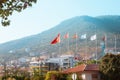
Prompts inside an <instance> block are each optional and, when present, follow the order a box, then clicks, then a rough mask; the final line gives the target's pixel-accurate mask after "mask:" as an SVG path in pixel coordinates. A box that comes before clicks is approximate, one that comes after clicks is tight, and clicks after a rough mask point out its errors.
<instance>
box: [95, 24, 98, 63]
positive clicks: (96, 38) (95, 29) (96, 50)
mask: <svg viewBox="0 0 120 80" xmlns="http://www.w3.org/2000/svg"><path fill="white" fill-rule="evenodd" d="M95 34H96V37H97V28H96V26H95ZM97 44H98V42H97V38H96V64H97V52H98V51H97V46H98V45H97Z"/></svg>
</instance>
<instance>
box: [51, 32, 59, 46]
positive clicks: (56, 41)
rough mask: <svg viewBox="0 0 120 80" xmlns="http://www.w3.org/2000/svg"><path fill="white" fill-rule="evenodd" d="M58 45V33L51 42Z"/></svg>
mask: <svg viewBox="0 0 120 80" xmlns="http://www.w3.org/2000/svg"><path fill="white" fill-rule="evenodd" d="M57 43H60V33H59V34H58V35H57V37H56V38H55V39H53V40H52V42H51V44H57Z"/></svg>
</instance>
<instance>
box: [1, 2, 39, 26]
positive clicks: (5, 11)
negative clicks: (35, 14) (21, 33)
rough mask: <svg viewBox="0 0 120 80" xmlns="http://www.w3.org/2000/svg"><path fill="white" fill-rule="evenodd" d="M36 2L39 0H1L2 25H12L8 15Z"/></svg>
mask: <svg viewBox="0 0 120 80" xmlns="http://www.w3.org/2000/svg"><path fill="white" fill-rule="evenodd" d="M36 2H37V0H0V17H1V23H2V25H3V26H8V25H10V20H9V19H8V17H9V16H10V15H12V14H13V12H15V11H17V12H21V11H22V10H25V9H26V8H28V7H30V6H32V4H33V3H36Z"/></svg>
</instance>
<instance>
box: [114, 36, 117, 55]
mask: <svg viewBox="0 0 120 80" xmlns="http://www.w3.org/2000/svg"><path fill="white" fill-rule="evenodd" d="M114 37H115V46H114V49H115V53H116V43H117V41H116V34H115V35H114Z"/></svg>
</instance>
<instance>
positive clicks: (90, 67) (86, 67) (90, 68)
mask: <svg viewBox="0 0 120 80" xmlns="http://www.w3.org/2000/svg"><path fill="white" fill-rule="evenodd" d="M83 71H99V66H98V65H97V64H89V65H85V64H81V65H79V66H76V67H73V68H69V69H66V70H64V71H63V73H75V72H83Z"/></svg>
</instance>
